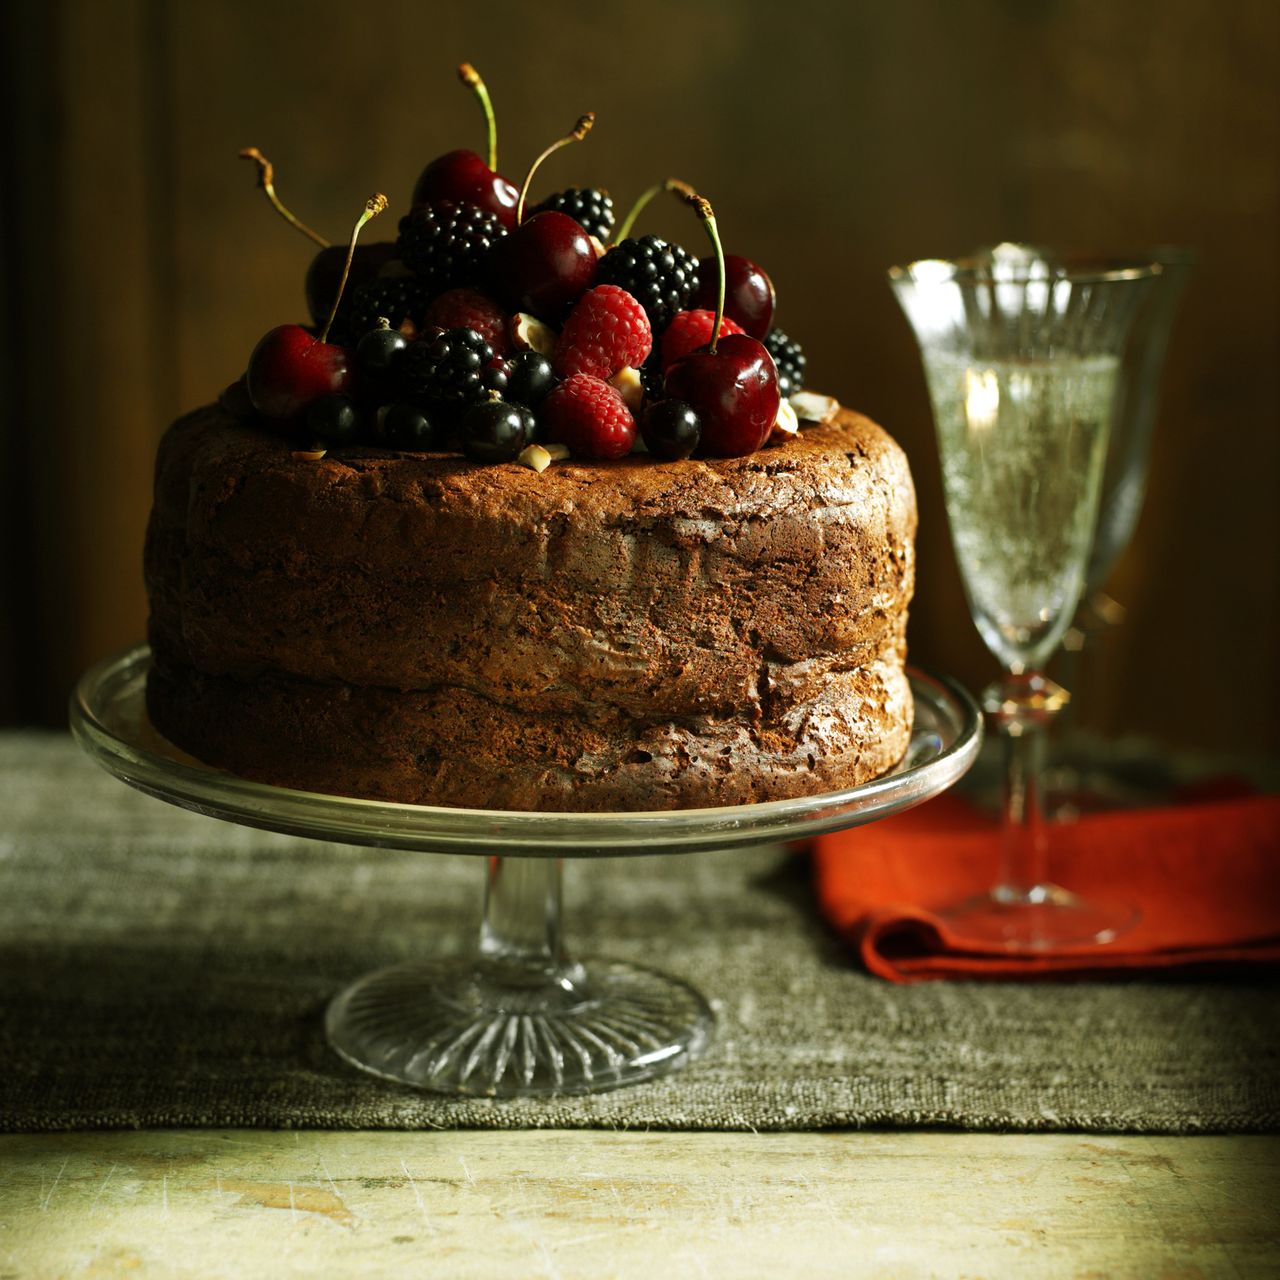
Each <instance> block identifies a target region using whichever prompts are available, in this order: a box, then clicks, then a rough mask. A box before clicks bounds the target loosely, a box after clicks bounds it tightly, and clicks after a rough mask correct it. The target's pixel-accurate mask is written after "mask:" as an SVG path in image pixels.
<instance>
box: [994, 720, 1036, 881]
mask: <svg viewBox="0 0 1280 1280" xmlns="http://www.w3.org/2000/svg"><path fill="white" fill-rule="evenodd" d="M1001 731H1002V734H1003V737H1004V744H1003V746H1004V832H1003V842H1002V847H1001V860H1000V878H999V880H998V881H997V883H996V887H995V889H994V890H993V892H994V894H995V896H996V897H997V898H999V899H1000V900H1001V901H1007V902H1029V901H1034V899H1035V897H1036V890H1037V889H1038V888H1039V887H1040V886H1043V885H1044V884H1045V882H1046V880H1047V879H1048V871H1049V868H1048V855H1047V852H1046V841H1045V832H1044V813H1043V810H1042V808H1041V804H1040V770H1041V766H1042V764H1043V758H1044V731H1043V730H1042V729H1041V728H1040V726H1039V725H1031V726H1026V727H1022V728H1019V727H1018V726H1017V725H1016V724H1015V725H1012V726H1010V725H1001Z"/></svg>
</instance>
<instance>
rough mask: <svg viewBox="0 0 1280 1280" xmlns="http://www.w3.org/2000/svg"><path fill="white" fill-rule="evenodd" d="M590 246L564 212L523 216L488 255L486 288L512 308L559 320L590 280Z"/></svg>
mask: <svg viewBox="0 0 1280 1280" xmlns="http://www.w3.org/2000/svg"><path fill="white" fill-rule="evenodd" d="M597 261H598V260H597V258H596V251H595V250H594V249H593V248H592V247H591V241H590V239H589V238H588V237H587V233H586V232H585V231H583V229H582V228H581V227H580V226H579V225H578V224H577V223H576V222H575V221H574V220H573V219H572V218H571V217H569V215H568V214H565V213H556V212H555V211H554V210H549V211H548V212H546V213H535V214H534V215H533V216H532V217H529V218H526V219H525V220H524V221H523V222H522V223H521V224H520V225H519V226H518V227H517V228H516V229H515V230H514V231H513V232H512V233H511V234H510V235H509V236H507V237H506V238H505V239H504V240H503V241H502V242H501V243H500V244H498V245H497V246H496V247H495V249H494V251H493V254H492V255H491V257H490V259H489V287H490V289H491V290H492V292H494V293H496V294H497V295H498V297H499V298H501V299H502V300H503V301H504V302H505V303H506V304H507V305H508V306H509V307H510V308H511V309H512V310H513V311H523V312H527V313H528V314H530V315H532V316H536V317H537V318H538V319H539V320H543V321H547V322H549V323H551V324H559V323H560V319H561V317H562V316H563V315H564V313H565V312H566V311H567V310H568V309H569V308H570V307H571V306H572V305H573V304H574V303H575V302H576V301H577V300H578V299H579V298H580V297H581V296H582V295H583V294H584V293H586V291H587V290H588V289H590V288H591V286H592V285H593V284H595V282H596V263H597Z"/></svg>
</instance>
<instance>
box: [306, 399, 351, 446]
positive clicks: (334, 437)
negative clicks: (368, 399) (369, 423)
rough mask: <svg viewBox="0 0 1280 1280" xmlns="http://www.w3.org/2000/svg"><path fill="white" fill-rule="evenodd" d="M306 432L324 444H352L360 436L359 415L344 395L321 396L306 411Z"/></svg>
mask: <svg viewBox="0 0 1280 1280" xmlns="http://www.w3.org/2000/svg"><path fill="white" fill-rule="evenodd" d="M307 430H308V431H310V432H311V434H312V435H315V436H319V437H320V439H321V440H323V441H324V442H325V444H339V445H340V444H354V443H355V441H356V439H357V437H358V436H359V435H360V414H359V413H358V412H357V411H356V407H355V405H354V404H352V403H351V401H350V400H349V399H347V397H346V396H344V395H330V396H323V397H322V398H321V399H319V400H317V401H315V403H314V404H312V405H311V407H310V408H309V409H308V410H307Z"/></svg>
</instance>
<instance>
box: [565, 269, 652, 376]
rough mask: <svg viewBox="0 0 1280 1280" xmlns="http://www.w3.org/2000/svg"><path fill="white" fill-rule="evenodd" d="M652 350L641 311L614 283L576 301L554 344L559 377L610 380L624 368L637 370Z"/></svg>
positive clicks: (600, 287)
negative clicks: (577, 376) (589, 376)
mask: <svg viewBox="0 0 1280 1280" xmlns="http://www.w3.org/2000/svg"><path fill="white" fill-rule="evenodd" d="M652 350H653V333H652V331H651V330H650V328H649V317H648V316H646V315H645V313H644V308H643V307H642V306H641V305H640V304H639V303H638V302H637V301H636V300H635V299H634V298H633V297H632V296H631V295H630V294H629V293H628V292H627V291H626V290H625V289H619V288H618V286H617V285H616V284H602V285H597V286H596V287H595V288H594V289H589V290H588V291H587V292H586V293H584V294H583V295H582V297H581V298H579V299H578V302H577V304H576V305H575V306H574V308H573V310H572V311H571V312H569V318H568V319H567V320H566V321H565V322H564V328H563V329H562V330H561V331H560V337H559V339H558V340H557V342H556V351H555V361H554V363H555V367H556V372H557V373H558V374H560V375H561V377H566V378H567V377H568V376H569V375H570V374H573V373H589V374H591V375H593V376H594V377H597V378H606V379H607V378H611V377H613V375H614V374H615V373H617V372H618V370H619V369H624V368H626V367H627V365H630V366H631V367H632V368H636V369H638V368H639V367H640V366H641V365H642V364H644V362H645V361H646V360H647V359H648V358H649V352H650V351H652Z"/></svg>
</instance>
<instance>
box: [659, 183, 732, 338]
mask: <svg viewBox="0 0 1280 1280" xmlns="http://www.w3.org/2000/svg"><path fill="white" fill-rule="evenodd" d="M667 189H668V190H669V191H674V192H675V193H676V195H678V196H679V197H680V198H681V199H682V200H683V201H684V202H685V203H686V204H689V205H692V206H693V208H694V210H695V212H696V213H697V215H698V217H699V218H701V219H702V225H703V226H704V227H705V228H706V232H707V236H708V237H709V238H710V240H711V247H712V248H713V249H714V250H715V254H716V270H717V272H718V273H719V275H720V279H719V288H718V289H717V291H716V318H715V322H714V323H713V324H712V326H711V346H710V348H709V350H710V352H711V354H712V355H715V353H716V344H717V343H718V342H719V341H720V326H721V325H722V324H723V323H724V286H725V266H724V248H723V247H722V246H721V244H720V231H719V229H718V228H717V226H716V215H715V213H714V211H713V210H712V208H711V202H710V201H709V200H707V199H706V198H705V197H703V196H700V195H699V194H698V193H697V192H696V191H695V190H694V189H693V188H692V187H691V186H690V185H689V184H688V183H687V182H679V181H677V180H676V179H670V180H669V181H668V184H667Z"/></svg>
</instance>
